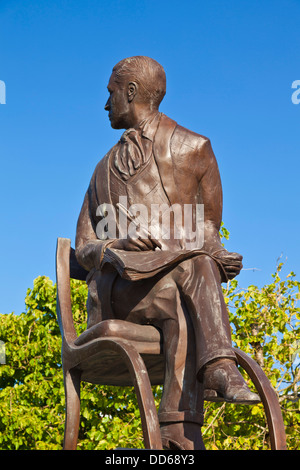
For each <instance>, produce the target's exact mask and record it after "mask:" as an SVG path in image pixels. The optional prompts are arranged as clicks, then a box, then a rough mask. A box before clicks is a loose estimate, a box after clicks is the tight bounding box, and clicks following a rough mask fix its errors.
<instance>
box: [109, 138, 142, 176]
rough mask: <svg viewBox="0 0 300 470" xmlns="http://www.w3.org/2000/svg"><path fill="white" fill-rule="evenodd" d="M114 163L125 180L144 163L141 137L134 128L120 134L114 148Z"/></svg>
mask: <svg viewBox="0 0 300 470" xmlns="http://www.w3.org/2000/svg"><path fill="white" fill-rule="evenodd" d="M114 163H115V167H116V168H117V169H118V170H119V172H120V173H121V175H122V178H123V179H125V180H127V179H128V178H130V177H131V176H133V175H134V174H135V173H136V171H137V170H138V169H139V168H140V167H141V165H143V163H145V152H144V149H143V144H142V139H141V136H140V133H139V132H138V131H137V130H136V129H127V130H126V131H125V132H124V133H123V134H122V137H121V139H120V142H119V145H118V146H117V149H116V153H115V161H114Z"/></svg>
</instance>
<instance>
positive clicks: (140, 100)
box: [105, 56, 166, 129]
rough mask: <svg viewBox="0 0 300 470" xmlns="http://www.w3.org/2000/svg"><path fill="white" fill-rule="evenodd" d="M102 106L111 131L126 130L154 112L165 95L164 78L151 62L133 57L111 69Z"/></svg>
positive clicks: (155, 63) (141, 57) (144, 58)
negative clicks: (106, 98) (106, 114)
mask: <svg viewBox="0 0 300 470" xmlns="http://www.w3.org/2000/svg"><path fill="white" fill-rule="evenodd" d="M107 89H108V91H109V93H110V96H109V98H108V100H107V103H106V105H105V109H106V110H107V111H108V112H109V119H110V121H111V126H112V127H113V128H114V129H127V128H129V127H134V126H135V125H137V124H139V122H140V121H141V120H142V119H144V118H145V117H147V115H150V114H151V113H153V112H156V111H157V110H158V108H159V105H160V103H161V101H162V99H163V97H164V96H165V93H166V74H165V71H164V69H163V67H162V66H161V65H160V64H159V63H158V62H156V61H155V60H154V59H151V58H150V57H145V56H135V57H129V58H127V59H123V60H121V61H120V62H118V63H117V64H116V65H115V67H114V68H113V71H112V74H111V77H110V80H109V84H108V87H107Z"/></svg>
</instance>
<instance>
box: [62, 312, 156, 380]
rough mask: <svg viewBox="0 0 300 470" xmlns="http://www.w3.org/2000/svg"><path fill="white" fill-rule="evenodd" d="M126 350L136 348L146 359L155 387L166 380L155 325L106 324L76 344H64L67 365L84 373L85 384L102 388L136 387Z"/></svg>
mask: <svg viewBox="0 0 300 470" xmlns="http://www.w3.org/2000/svg"><path fill="white" fill-rule="evenodd" d="M122 348H123V349H124V348H127V349H128V348H134V349H135V350H136V351H137V352H138V353H139V354H140V355H141V357H142V359H143V361H144V363H145V366H146V369H147V373H148V375H149V380H150V383H151V385H161V384H163V380H164V356H163V351H162V341H161V334H160V332H159V331H158V330H157V329H156V328H155V327H153V326H151V325H136V324H133V323H129V322H126V321H122V320H105V321H102V322H100V323H98V324H96V325H94V326H92V327H91V328H88V329H87V330H86V331H84V332H83V333H82V334H81V335H80V336H78V338H77V339H76V340H75V341H74V342H73V343H69V344H67V343H65V342H64V344H63V358H64V363H65V364H66V365H67V367H68V368H69V369H73V368H76V369H78V370H80V371H81V380H83V381H85V382H90V383H93V384H100V385H117V386H132V385H134V384H133V381H132V376H131V374H130V372H129V370H128V367H127V365H126V361H124V356H123V354H122Z"/></svg>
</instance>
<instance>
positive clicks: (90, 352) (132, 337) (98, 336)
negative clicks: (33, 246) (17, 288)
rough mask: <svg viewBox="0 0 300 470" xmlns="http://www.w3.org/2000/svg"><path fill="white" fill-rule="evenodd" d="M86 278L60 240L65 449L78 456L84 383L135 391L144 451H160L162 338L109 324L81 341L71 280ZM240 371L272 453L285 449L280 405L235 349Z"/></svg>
mask: <svg viewBox="0 0 300 470" xmlns="http://www.w3.org/2000/svg"><path fill="white" fill-rule="evenodd" d="M86 276H87V272H86V271H85V270H84V269H83V268H82V267H81V266H80V265H79V264H78V263H77V260H76V257H75V251H74V249H73V248H71V242H70V240H69V239H66V238H58V240H57V251H56V278H57V318H58V322H59V326H60V331H61V335H62V366H63V375H64V386H65V399H66V417H65V433H64V444H63V448H64V449H66V450H74V449H76V447H77V439H78V432H79V422H80V383H81V381H84V382H90V383H93V384H100V385H117V386H128V385H133V386H134V388H135V392H136V395H137V400H138V405H139V410H140V416H141V422H142V430H143V438H144V445H145V448H146V449H153V450H159V449H162V442H161V436H160V428H159V422H158V416H157V411H156V408H155V403H154V398H153V394H152V389H151V385H162V384H163V380H164V356H163V350H162V341H161V336H160V333H159V332H158V330H157V329H156V328H154V327H153V326H151V325H133V324H132V323H129V322H126V321H122V320H105V321H103V322H101V323H99V324H97V325H95V326H94V327H92V328H89V329H87V330H86V331H85V332H83V333H82V334H81V335H80V336H77V333H76V331H75V327H74V323H73V316H72V305H71V293H70V278H73V279H79V280H85V279H86ZM235 353H236V357H237V360H238V363H239V365H240V366H241V367H242V368H243V369H244V370H245V371H246V373H247V374H248V375H249V377H250V378H251V380H252V381H253V383H254V385H255V387H256V389H257V392H258V393H259V395H260V398H261V400H262V403H263V405H264V409H265V413H266V419H267V423H268V427H269V433H270V441H271V448H272V449H273V450H284V449H286V438H285V430H284V424H283V419H282V414H281V410H280V406H279V402H278V399H277V396H276V393H275V391H274V389H273V388H272V386H271V384H270V382H269V380H268V379H267V377H266V375H265V373H264V372H263V370H262V369H261V367H260V366H259V365H258V364H257V363H256V362H255V361H254V360H253V359H251V358H250V357H249V356H248V355H247V354H245V353H243V352H242V351H240V350H238V349H235Z"/></svg>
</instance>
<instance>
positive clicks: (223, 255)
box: [198, 139, 243, 279]
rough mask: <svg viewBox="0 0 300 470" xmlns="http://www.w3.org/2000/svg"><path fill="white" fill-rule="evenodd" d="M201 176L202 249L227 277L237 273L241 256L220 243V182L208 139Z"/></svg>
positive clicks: (203, 153) (240, 263)
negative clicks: (220, 266) (213, 257)
mask: <svg viewBox="0 0 300 470" xmlns="http://www.w3.org/2000/svg"><path fill="white" fill-rule="evenodd" d="M198 161H199V162H200V165H201V176H200V177H199V196H200V202H201V203H202V204H204V246H203V249H204V250H205V251H207V252H208V253H210V254H212V255H214V256H215V257H216V258H218V259H219V260H220V261H221V262H222V265H223V267H224V269H225V271H226V273H227V276H228V278H229V279H232V278H234V277H235V276H237V275H238V274H239V272H240V271H241V269H242V267H243V265H242V259H243V257H242V256H241V255H240V254H239V253H231V252H228V251H227V250H226V249H225V248H224V247H223V246H222V243H221V238H220V227H221V222H222V211H223V194H222V184H221V178H220V173H219V168H218V164H217V161H216V157H215V155H214V152H213V150H212V146H211V143H210V141H209V140H208V139H206V140H205V142H204V143H203V144H202V147H201V158H200V159H199V160H198Z"/></svg>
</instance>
